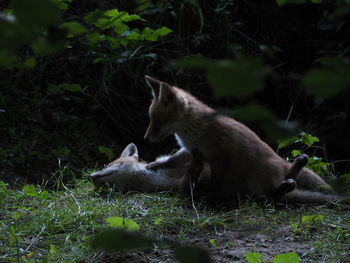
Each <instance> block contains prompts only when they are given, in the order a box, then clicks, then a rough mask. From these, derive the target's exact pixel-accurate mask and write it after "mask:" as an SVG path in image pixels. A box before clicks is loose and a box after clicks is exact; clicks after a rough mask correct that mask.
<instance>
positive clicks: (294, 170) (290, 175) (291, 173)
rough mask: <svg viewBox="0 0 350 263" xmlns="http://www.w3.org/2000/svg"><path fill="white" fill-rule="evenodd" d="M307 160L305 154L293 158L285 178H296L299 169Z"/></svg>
mask: <svg viewBox="0 0 350 263" xmlns="http://www.w3.org/2000/svg"><path fill="white" fill-rule="evenodd" d="M308 161H309V156H307V155H306V154H300V155H299V156H298V157H297V158H295V160H294V162H293V163H292V166H291V167H290V169H289V171H288V173H287V176H286V179H293V180H296V179H297V177H298V176H299V174H300V171H301V170H302V169H303V168H304V167H305V165H306V164H307V162H308Z"/></svg>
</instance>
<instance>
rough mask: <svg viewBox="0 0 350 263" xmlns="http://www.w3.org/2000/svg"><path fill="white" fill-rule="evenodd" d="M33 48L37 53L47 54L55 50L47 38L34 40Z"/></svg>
mask: <svg viewBox="0 0 350 263" xmlns="http://www.w3.org/2000/svg"><path fill="white" fill-rule="evenodd" d="M32 49H33V51H34V53H35V54H47V53H50V52H52V51H53V50H54V49H53V47H52V46H51V45H50V43H49V42H48V41H47V40H46V39H40V40H37V41H34V42H33V44H32Z"/></svg>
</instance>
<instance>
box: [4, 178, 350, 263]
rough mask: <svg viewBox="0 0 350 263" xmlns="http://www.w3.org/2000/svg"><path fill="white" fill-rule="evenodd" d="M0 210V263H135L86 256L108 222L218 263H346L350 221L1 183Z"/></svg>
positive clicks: (73, 187) (322, 211)
mask: <svg viewBox="0 0 350 263" xmlns="http://www.w3.org/2000/svg"><path fill="white" fill-rule="evenodd" d="M0 205H1V206H0V232H1V235H0V262H104V261H105V260H106V257H107V256H108V257H109V258H113V257H117V258H122V259H124V262H137V261H132V260H131V259H130V260H127V257H128V255H123V254H120V253H119V254H106V253H104V252H101V251H96V250H92V249H90V246H89V243H90V240H91V237H92V236H93V235H94V234H96V233H99V232H101V231H102V230H104V229H106V228H110V226H109V225H108V223H107V221H106V219H107V218H109V217H111V216H118V217H123V218H128V219H132V220H134V221H135V222H136V223H137V224H138V225H139V226H140V231H141V232H143V233H146V234H148V235H151V236H154V237H156V238H158V239H162V238H166V239H171V240H175V241H178V242H181V243H184V244H192V245H200V246H202V247H207V248H208V249H209V250H210V251H211V254H212V255H213V257H214V258H215V259H216V261H217V262H229V261H225V259H224V256H227V257H228V256H229V253H231V254H232V253H233V252H237V256H236V257H237V258H239V259H240V262H246V261H245V259H244V256H242V255H244V254H245V253H247V252H251V251H252V252H260V253H262V254H263V256H264V257H265V258H266V257H267V258H271V257H272V256H274V255H276V254H278V253H281V252H283V251H285V250H284V249H283V248H284V247H285V249H286V251H293V246H294V245H295V252H296V253H297V254H298V255H299V257H300V259H301V260H302V262H350V256H349V252H348V251H349V244H350V215H349V213H348V208H346V207H341V206H339V207H335V208H333V209H329V208H326V207H323V206H320V207H305V206H303V207H297V208H296V207H287V208H282V209H275V208H274V207H272V206H270V205H257V204H255V203H252V202H247V203H245V204H242V205H241V206H240V208H239V209H234V210H233V209H225V208H222V210H214V209H211V208H208V207H206V206H205V204H202V203H197V204H196V208H197V211H198V214H197V212H196V210H194V209H193V207H192V204H191V201H190V199H187V198H186V197H183V196H179V195H172V194H169V193H154V194H144V193H128V194H121V193H119V192H118V191H116V190H115V189H113V188H107V189H105V190H104V191H102V192H101V191H95V190H94V187H93V186H92V184H91V182H90V181H88V180H87V179H79V180H75V181H74V182H72V183H71V184H70V185H64V184H62V183H60V187H59V189H56V190H51V191H49V190H45V189H43V188H42V187H40V186H36V187H24V188H22V189H10V188H9V187H8V186H7V185H6V184H4V183H1V184H0ZM237 233H239V235H238V234H237ZM262 239H264V240H265V241H264V242H267V243H266V244H267V246H268V251H270V252H271V255H270V254H269V253H270V252H266V251H264V244H262V243H261V240H262ZM244 240H245V243H242V242H243V241H244ZM266 244H265V246H266ZM279 246H280V247H279ZM139 253H141V257H143V258H147V257H148V255H149V254H152V255H156V256H155V259H153V261H152V262H163V261H162V257H163V258H168V257H170V256H171V255H170V252H169V248H167V247H157V246H156V245H155V247H154V249H152V250H148V251H143V252H139ZM129 254H130V253H129ZM131 254H132V255H134V256H137V254H135V253H134V254H133V253H131ZM157 255H158V256H157ZM129 256H130V255H129ZM122 261H123V260H122ZM115 262H118V261H115ZM144 262H148V261H144Z"/></svg>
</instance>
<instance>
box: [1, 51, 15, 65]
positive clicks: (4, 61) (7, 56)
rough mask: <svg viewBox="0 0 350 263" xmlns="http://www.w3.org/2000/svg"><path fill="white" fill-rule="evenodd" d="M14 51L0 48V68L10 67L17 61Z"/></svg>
mask: <svg viewBox="0 0 350 263" xmlns="http://www.w3.org/2000/svg"><path fill="white" fill-rule="evenodd" d="M18 61H19V60H18V57H17V56H16V55H15V53H12V52H10V51H8V50H0V68H11V67H14V66H15V65H16V64H17V63H18Z"/></svg>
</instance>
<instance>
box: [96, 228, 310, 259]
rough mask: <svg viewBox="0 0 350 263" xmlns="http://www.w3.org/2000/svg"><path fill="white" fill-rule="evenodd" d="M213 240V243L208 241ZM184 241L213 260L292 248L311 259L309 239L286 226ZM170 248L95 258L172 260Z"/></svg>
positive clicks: (266, 254) (268, 256)
mask: <svg viewBox="0 0 350 263" xmlns="http://www.w3.org/2000/svg"><path fill="white" fill-rule="evenodd" d="M210 240H215V241H212V242H215V243H216V246H215V245H214V246H213V244H211V242H210ZM183 243H184V244H185V245H192V246H198V247H202V248H205V249H207V250H208V251H209V253H210V255H211V257H212V262H222V263H234V262H247V261H246V259H245V254H246V253H247V252H259V253H261V255H262V256H263V259H264V261H271V259H272V258H273V257H274V256H276V255H278V254H280V253H286V252H295V253H297V254H298V255H299V257H300V259H301V260H302V262H312V260H311V259H307V254H308V253H309V252H310V251H312V250H313V248H312V247H311V246H310V244H308V243H304V242H300V240H297V239H295V238H294V237H293V235H292V233H291V230H290V229H289V228H284V229H283V228H281V229H279V230H278V231H273V232H270V233H259V232H253V231H225V232H217V233H215V232H211V233H209V232H208V233H202V234H198V233H197V234H194V235H193V236H192V235H190V236H187V237H186V238H185V241H184V242H183ZM172 254H173V252H172V250H171V249H160V248H155V249H152V250H148V251H142V252H140V251H139V252H134V253H130V254H128V255H125V256H113V255H107V254H105V255H104V256H102V257H100V258H99V260H98V262H101V263H102V262H111V263H112V262H113V263H119V262H130V263H136V262H145V263H146V262H152V263H160V262H175V260H174V259H173V256H172Z"/></svg>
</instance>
